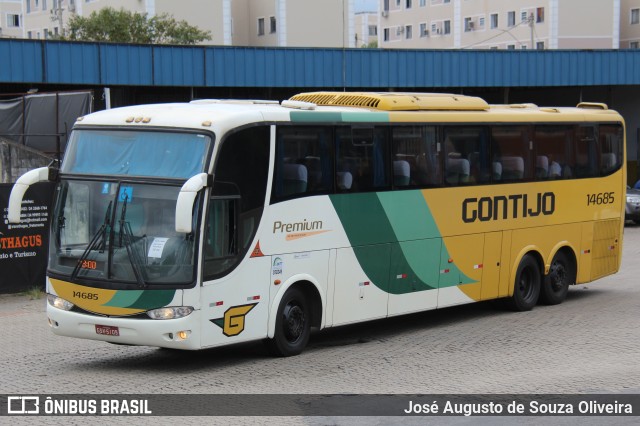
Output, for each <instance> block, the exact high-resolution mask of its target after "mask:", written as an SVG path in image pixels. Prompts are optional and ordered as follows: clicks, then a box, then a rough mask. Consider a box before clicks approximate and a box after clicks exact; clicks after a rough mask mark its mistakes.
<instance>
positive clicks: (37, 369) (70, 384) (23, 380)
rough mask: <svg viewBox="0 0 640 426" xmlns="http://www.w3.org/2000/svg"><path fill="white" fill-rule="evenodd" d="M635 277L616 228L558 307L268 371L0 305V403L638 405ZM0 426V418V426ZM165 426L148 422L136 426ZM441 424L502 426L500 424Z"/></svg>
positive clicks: (447, 320) (422, 318)
mask: <svg viewBox="0 0 640 426" xmlns="http://www.w3.org/2000/svg"><path fill="white" fill-rule="evenodd" d="M639 277H640V226H627V227H626V228H625V236H624V248H623V259H622V268H621V271H620V272H619V273H618V274H616V275H613V276H610V277H606V278H603V279H600V280H598V281H596V282H593V283H590V284H587V285H580V286H575V287H572V288H571V289H570V291H569V295H568V297H567V300H566V301H565V302H564V303H563V304H561V305H558V306H538V307H536V308H535V309H534V310H533V311H531V312H524V313H514V312H509V311H505V310H501V309H498V308H496V307H495V306H494V305H493V304H491V303H479V304H474V305H466V306H460V307H455V308H449V309H444V310H441V311H432V312H426V313H420V314H413V315H407V316H403V317H399V318H392V319H388V320H381V321H375V322H369V323H365V324H360V325H353V326H345V327H340V328H336V329H330V330H326V331H322V332H319V333H316V334H314V335H313V336H312V338H311V341H310V343H309V346H308V348H307V350H306V351H305V352H303V354H302V355H300V356H297V357H292V358H271V357H269V356H268V355H267V352H266V350H265V349H264V348H263V347H262V345H261V344H260V343H251V344H243V345H237V346H232V347H226V348H221V349H213V350H205V351H200V352H176V351H168V350H161V349H156V348H148V347H129V346H116V345H111V344H108V343H103V342H97V341H87V340H78V339H72V338H65V337H59V336H55V335H54V334H53V333H51V331H50V330H49V326H48V325H47V320H46V316H45V311H44V308H45V303H46V302H45V300H44V298H42V299H37V300H29V298H28V297H26V296H23V295H4V296H0V328H1V330H2V332H1V336H2V337H1V338H2V340H1V342H2V343H1V346H0V369H1V372H2V373H1V374H0V393H1V394H5V393H9V394H34V393H35V394H62V393H75V394H95V393H100V394H175V393H183V394H220V393H222V394H227V393H249V394H252V393H255V394H345V393H349V394H351V393H355V394H360V393H365V394H366V393H406V394H443V393H455V394H460V393H463V394H476V393H480V394H505V393H517V394H531V393H541V394H547V393H553V394H557V393H636V394H638V393H640V327H639V325H640V317H639V316H638V313H639V312H640V279H639ZM327 415H328V416H330V415H331V413H327ZM7 420H9V418H7V417H0V424H3V423H4V424H6V423H7V422H6V421H7ZM23 420H24V423H21V421H23ZM26 420H27V419H20V418H17V419H15V421H13V420H12V421H11V424H12V425H13V424H27V423H28V424H33V423H34V421H35V422H36V423H42V424H51V423H56V424H63V423H64V424H85V423H86V422H85V421H83V419H82V418H79V417H74V418H69V417H67V418H64V417H56V418H44V417H39V418H37V419H34V418H30V419H29V421H28V422H27V421H26ZM98 420H102V421H106V420H107V419H104V418H102V419H98ZM131 420H132V419H131V418H126V417H120V418H111V419H110V420H109V422H110V424H131ZM138 420H142V419H138ZM177 420H178V419H177V418H173V419H172V418H170V417H169V418H166V419H161V418H158V417H155V418H146V419H144V423H145V424H147V423H148V424H171V423H172V422H175V421H177ZM182 420H185V421H189V422H190V423H202V424H212V423H217V424H227V423H229V424H253V423H272V424H389V423H398V424H399V423H401V422H402V423H407V422H409V423H411V424H414V423H415V424H422V423H421V422H424V420H425V419H416V418H412V419H406V418H405V419H398V418H384V417H383V418H370V417H369V418H339V417H320V418H318V417H311V418H303V417H292V418H283V417H277V418H276V417H270V418H263V419H259V418H255V417H254V418H247V417H244V418H228V417H227V418H217V419H211V418H203V417H200V418H197V417H193V418H190V419H182ZM182 420H181V421H180V422H182ZM635 420H637V417H636V418H635V419H631V418H622V417H616V418H606V419H605V418H589V419H587V420H585V421H582V420H579V418H576V417H573V418H562V419H558V418H555V419H552V418H540V417H538V418H521V419H520V420H519V422H520V423H524V424H539V423H541V422H543V421H547V422H549V424H577V423H580V424H585V423H586V424H603V423H608V424H635ZM165 421H166V423H165ZM441 421H442V422H444V423H447V424H462V423H464V424H467V423H468V422H471V421H473V422H475V423H478V422H480V423H483V424H496V423H499V424H500V423H502V424H511V423H512V422H513V419H511V421H508V419H506V418H486V417H485V418H476V419H468V418H447V419H441Z"/></svg>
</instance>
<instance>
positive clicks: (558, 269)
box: [540, 246, 578, 305]
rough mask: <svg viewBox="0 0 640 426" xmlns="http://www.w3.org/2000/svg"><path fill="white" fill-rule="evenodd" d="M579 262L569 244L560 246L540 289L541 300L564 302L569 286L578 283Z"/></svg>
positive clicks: (553, 302) (549, 302)
mask: <svg viewBox="0 0 640 426" xmlns="http://www.w3.org/2000/svg"><path fill="white" fill-rule="evenodd" d="M577 266H578V263H577V259H576V255H575V252H574V251H573V249H572V248H571V247H569V246H562V247H560V248H559V249H558V250H557V251H556V253H555V255H554V256H553V259H552V260H551V263H550V265H549V272H548V273H547V274H546V275H545V276H544V279H543V281H542V288H541V291H540V302H541V303H543V304H545V305H558V304H560V303H562V302H563V301H564V300H565V299H566V297H567V293H568V291H569V286H570V285H573V284H575V283H576V277H577V271H578V268H577Z"/></svg>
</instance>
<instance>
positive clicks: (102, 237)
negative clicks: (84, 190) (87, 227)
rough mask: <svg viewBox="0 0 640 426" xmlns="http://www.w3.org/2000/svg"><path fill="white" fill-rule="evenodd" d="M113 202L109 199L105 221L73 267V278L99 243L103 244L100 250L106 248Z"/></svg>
mask: <svg viewBox="0 0 640 426" xmlns="http://www.w3.org/2000/svg"><path fill="white" fill-rule="evenodd" d="M112 204H113V201H109V205H108V206H107V211H106V213H105V214H104V221H103V222H102V225H101V226H100V228H98V231H96V233H95V234H94V235H93V237H91V241H90V242H89V245H87V248H86V249H84V251H83V252H82V255H81V256H80V258H79V259H78V263H76V266H75V267H74V268H73V272H72V273H71V279H72V280H73V279H75V278H76V277H77V276H78V272H80V267H81V265H82V263H83V262H84V261H85V260H87V257H88V256H89V253H91V251H93V249H94V248H96V247H97V246H98V244H101V245H102V247H101V248H100V250H101V251H103V250H104V244H105V241H106V238H107V230H108V229H109V224H110V223H111V219H110V218H111V206H112Z"/></svg>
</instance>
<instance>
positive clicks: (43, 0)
mask: <svg viewBox="0 0 640 426" xmlns="http://www.w3.org/2000/svg"><path fill="white" fill-rule="evenodd" d="M42 10H47V0H42Z"/></svg>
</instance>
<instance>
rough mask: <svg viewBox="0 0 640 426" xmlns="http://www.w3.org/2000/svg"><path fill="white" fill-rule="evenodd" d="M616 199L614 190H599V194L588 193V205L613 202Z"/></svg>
mask: <svg viewBox="0 0 640 426" xmlns="http://www.w3.org/2000/svg"><path fill="white" fill-rule="evenodd" d="M614 201H615V197H614V193H613V192H598V193H597V194H587V205H588V206H593V205H598V206H599V205H601V204H613V202H614Z"/></svg>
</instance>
